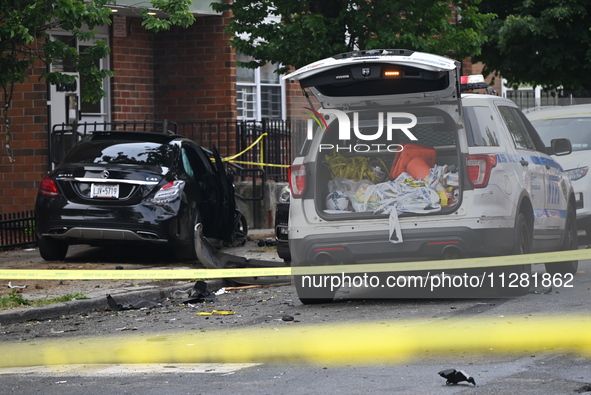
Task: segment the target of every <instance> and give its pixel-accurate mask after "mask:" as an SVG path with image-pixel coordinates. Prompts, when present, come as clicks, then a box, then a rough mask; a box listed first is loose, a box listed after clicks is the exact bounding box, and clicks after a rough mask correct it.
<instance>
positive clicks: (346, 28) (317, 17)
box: [212, 0, 494, 72]
mask: <svg viewBox="0 0 591 395" xmlns="http://www.w3.org/2000/svg"><path fill="white" fill-rule="evenodd" d="M479 2H480V0H466V1H438V0H309V1H301V0H235V1H234V2H232V3H217V4H212V6H213V7H214V9H215V10H217V11H225V10H230V11H231V12H232V15H233V16H232V17H231V21H230V24H229V26H228V27H227V31H228V32H229V33H230V34H232V35H234V37H233V39H232V41H231V44H232V45H233V47H234V48H235V49H236V50H237V51H238V52H240V53H242V54H245V55H250V56H252V57H253V59H254V60H253V61H252V62H249V63H244V64H243V65H244V66H246V67H252V68H255V67H258V66H261V65H263V64H264V63H266V62H274V63H281V64H283V65H286V66H293V67H296V68H297V67H301V66H303V65H306V64H308V63H311V62H313V61H316V60H318V59H322V58H326V57H329V56H333V55H335V54H338V53H342V52H348V51H353V50H358V49H376V48H398V49H413V50H419V51H425V52H431V53H436V54H440V55H448V56H450V57H453V58H456V59H461V58H464V57H467V56H472V55H475V54H477V53H478V52H479V49H480V46H481V44H482V43H483V42H484V41H485V37H484V36H483V35H482V31H483V30H484V28H485V27H486V26H487V24H488V23H489V22H490V21H491V20H492V19H493V17H494V15H484V14H481V13H479V12H478V9H477V7H476V5H477V4H478V3H479ZM268 16H270V17H271V18H272V19H271V20H274V21H271V22H268V20H266V19H265V18H267V17H268ZM286 69H287V67H285V68H283V69H281V70H280V72H285V71H286Z"/></svg>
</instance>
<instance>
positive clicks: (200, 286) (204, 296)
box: [181, 281, 217, 304]
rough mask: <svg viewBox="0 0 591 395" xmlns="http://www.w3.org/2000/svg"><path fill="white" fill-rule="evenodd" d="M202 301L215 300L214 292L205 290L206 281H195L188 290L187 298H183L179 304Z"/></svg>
mask: <svg viewBox="0 0 591 395" xmlns="http://www.w3.org/2000/svg"><path fill="white" fill-rule="evenodd" d="M204 302H217V298H216V296H215V294H213V293H211V292H209V291H208V290H207V283H206V282H205V281H197V282H195V284H194V285H193V288H192V289H191V290H189V296H188V299H185V300H183V301H182V302H181V304H188V303H191V304H194V303H204Z"/></svg>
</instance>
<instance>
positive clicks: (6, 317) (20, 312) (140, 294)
mask: <svg viewBox="0 0 591 395" xmlns="http://www.w3.org/2000/svg"><path fill="white" fill-rule="evenodd" d="M206 283H207V290H208V291H210V292H212V291H217V290H218V289H220V288H223V287H225V286H226V284H227V283H226V281H225V280H223V279H215V280H210V281H206ZM193 285H194V284H193V283H191V284H183V285H178V286H170V287H164V288H153V289H147V290H141V291H135V292H127V293H123V294H118V295H116V298H117V303H120V304H128V303H131V302H134V301H136V300H138V299H152V300H161V299H166V298H168V297H170V296H172V295H173V294H174V292H175V291H177V290H182V291H186V290H190V289H191V288H193ZM107 307H108V306H107V295H104V296H103V297H95V298H92V299H81V300H72V301H69V302H62V303H54V304H51V305H47V306H40V307H23V308H18V309H13V310H7V311H1V312H0V326H1V325H8V324H16V323H23V322H27V321H41V320H48V319H52V318H56V317H60V316H62V315H70V314H79V313H84V312H88V311H104V310H107Z"/></svg>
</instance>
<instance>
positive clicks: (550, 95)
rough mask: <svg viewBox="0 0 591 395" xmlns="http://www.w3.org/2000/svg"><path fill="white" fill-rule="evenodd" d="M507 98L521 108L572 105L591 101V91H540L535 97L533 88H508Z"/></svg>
mask: <svg viewBox="0 0 591 395" xmlns="http://www.w3.org/2000/svg"><path fill="white" fill-rule="evenodd" d="M506 95H507V98H508V99H511V100H513V102H515V104H517V105H518V106H519V108H521V109H524V110H525V109H527V108H534V107H549V106H571V105H574V104H587V103H591V92H589V91H578V92H576V91H566V90H560V91H552V92H545V91H542V92H540V95H539V97H535V93H534V90H533V89H524V90H508V91H507V92H506Z"/></svg>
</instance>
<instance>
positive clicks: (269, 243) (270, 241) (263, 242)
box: [257, 239, 277, 247]
mask: <svg viewBox="0 0 591 395" xmlns="http://www.w3.org/2000/svg"><path fill="white" fill-rule="evenodd" d="M257 245H258V246H259V247H275V246H276V245H277V240H273V239H266V240H259V241H258V243H257Z"/></svg>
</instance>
